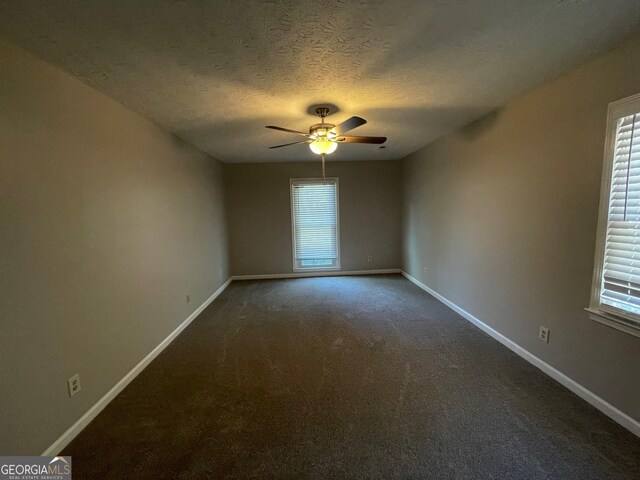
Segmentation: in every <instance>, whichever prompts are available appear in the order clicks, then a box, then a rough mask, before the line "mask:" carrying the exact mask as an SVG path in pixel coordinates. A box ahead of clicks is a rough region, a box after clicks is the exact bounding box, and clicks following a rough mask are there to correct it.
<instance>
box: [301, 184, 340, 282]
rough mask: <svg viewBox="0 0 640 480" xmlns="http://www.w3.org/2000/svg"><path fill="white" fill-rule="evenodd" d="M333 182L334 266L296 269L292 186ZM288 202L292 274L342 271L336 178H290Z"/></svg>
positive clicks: (338, 186)
mask: <svg viewBox="0 0 640 480" xmlns="http://www.w3.org/2000/svg"><path fill="white" fill-rule="evenodd" d="M326 182H333V183H335V185H336V264H335V265H332V266H330V267H318V266H313V267H298V266H297V262H296V229H295V211H294V208H293V186H294V185H297V184H303V183H306V184H316V183H326ZM289 202H290V203H291V254H292V260H293V271H294V272H330V271H338V270H342V267H341V258H340V185H339V180H338V177H327V178H326V179H322V178H290V179H289Z"/></svg>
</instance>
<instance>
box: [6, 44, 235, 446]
mask: <svg viewBox="0 0 640 480" xmlns="http://www.w3.org/2000/svg"><path fill="white" fill-rule="evenodd" d="M0 226H1V227H0V385H2V387H1V388H0V405H1V408H0V454H4V455H6V454H31V455H33V454H40V453H42V452H43V451H44V449H45V448H47V447H49V445H50V444H52V443H53V442H54V441H55V440H56V439H57V438H58V437H59V436H60V435H61V434H62V433H63V432H64V431H65V430H66V429H67V428H68V427H70V426H71V425H72V424H73V423H74V422H75V421H76V420H78V419H79V418H80V416H81V415H82V414H84V413H85V412H86V411H87V410H88V409H89V408H90V407H91V406H92V405H93V404H95V403H96V401H98V399H100V398H101V397H102V396H103V395H104V394H105V393H106V392H107V391H108V390H109V389H110V388H111V387H113V386H114V384H115V383H116V382H118V381H119V380H120V379H122V377H123V376H124V375H125V374H126V373H127V372H128V371H129V370H130V369H131V368H132V367H134V366H135V365H136V364H137V363H138V362H139V361H140V360H141V359H142V358H143V357H144V356H145V355H147V354H148V353H149V352H150V351H151V350H152V349H153V348H155V347H156V346H157V345H158V344H159V343H160V342H161V341H162V340H163V339H164V338H165V337H167V336H168V335H169V333H170V332H172V331H173V330H174V329H175V328H176V327H177V326H178V325H179V324H180V323H181V322H182V321H184V320H185V319H186V318H187V317H188V316H189V314H191V312H193V311H194V310H195V309H196V308H197V307H198V306H199V305H200V304H202V303H203V302H204V301H205V300H206V299H207V298H208V297H209V296H210V295H211V294H212V293H213V292H214V291H215V290H216V289H217V288H218V287H220V285H221V284H222V283H223V282H224V281H225V280H226V279H227V277H228V272H227V264H226V259H227V252H226V232H225V224H224V215H223V198H222V166H221V164H220V163H219V162H217V161H216V160H214V159H212V158H211V157H209V156H207V155H206V154H204V153H202V152H200V151H199V150H196V149H195V148H193V147H191V146H189V145H187V144H186V143H185V142H183V141H181V140H179V139H178V138H176V137H175V136H173V135H170V134H167V133H165V132H164V131H162V130H160V129H159V128H158V127H157V126H155V125H154V124H153V123H151V122H149V121H148V120H145V119H144V118H142V117H141V116H139V115H137V114H135V113H132V112H131V111H129V110H127V109H126V108H124V107H123V106H122V105H120V104H118V103H116V102H115V101H113V100H110V99H109V98H107V97H105V96H104V95H102V94H100V93H98V92H96V91H95V90H93V89H91V88H90V87H88V86H86V85H84V84H83V83H81V82H79V81H78V80H76V79H74V78H72V77H71V76H70V75H68V74H66V73H63V72H61V71H59V70H57V69H55V68H53V67H51V66H49V65H47V64H45V63H44V62H42V61H40V60H38V59H36V58H35V57H33V56H31V55H30V54H27V53H26V52H24V51H23V50H20V49H18V48H17V47H14V46H12V45H11V44H8V43H5V42H4V41H2V40H0ZM187 294H190V295H191V303H190V304H187V303H186V298H185V297H186V295H187ZM76 372H78V373H80V377H81V381H82V391H81V392H80V393H79V394H78V395H76V396H75V397H74V398H69V397H68V395H67V385H66V380H67V378H68V377H70V376H72V375H73V374H74V373H76Z"/></svg>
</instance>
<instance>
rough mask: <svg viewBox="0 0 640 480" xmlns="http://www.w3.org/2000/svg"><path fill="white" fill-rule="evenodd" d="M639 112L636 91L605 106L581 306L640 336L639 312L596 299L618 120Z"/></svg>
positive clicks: (597, 318) (600, 319)
mask: <svg viewBox="0 0 640 480" xmlns="http://www.w3.org/2000/svg"><path fill="white" fill-rule="evenodd" d="M637 113H640V93H639V94H636V95H632V96H630V97H627V98H623V99H622V100H618V101H616V102H612V103H610V104H609V107H608V109H607V127H606V128H607V132H606V140H605V144H604V160H603V162H602V181H601V184H600V207H599V210H598V227H597V228H598V230H597V234H596V252H595V259H594V263H593V265H594V268H593V277H592V280H591V299H590V302H589V307H588V308H585V310H586V311H587V313H588V314H589V318H591V320H594V321H596V322H599V323H602V324H604V325H607V326H609V327H613V328H615V329H617V330H620V331H622V332H625V333H628V334H630V335H633V336H636V337H640V315H634V314H633V313H631V312H626V311H623V310H620V309H617V308H614V307H611V306H609V305H602V304H601V303H600V289H601V284H602V270H603V268H604V250H605V243H606V235H607V224H608V221H609V200H610V195H611V177H612V174H613V161H614V153H615V144H616V134H617V124H618V120H619V119H620V118H622V117H626V116H628V115H633V114H637Z"/></svg>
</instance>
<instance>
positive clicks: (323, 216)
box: [291, 178, 340, 270]
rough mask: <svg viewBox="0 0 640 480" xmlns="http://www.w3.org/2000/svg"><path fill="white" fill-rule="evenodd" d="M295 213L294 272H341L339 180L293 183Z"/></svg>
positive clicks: (293, 212)
mask: <svg viewBox="0 0 640 480" xmlns="http://www.w3.org/2000/svg"><path fill="white" fill-rule="evenodd" d="M291 213H292V224H293V262H294V269H295V270H317V269H337V268H339V267H340V255H339V241H338V231H339V228H338V180H337V179H336V178H327V179H326V180H325V181H323V180H322V179H319V180H316V179H292V180H291Z"/></svg>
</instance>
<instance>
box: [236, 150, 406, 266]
mask: <svg viewBox="0 0 640 480" xmlns="http://www.w3.org/2000/svg"><path fill="white" fill-rule="evenodd" d="M349 147H351V148H358V147H359V146H358V145H345V146H344V147H343V148H349ZM360 147H364V148H367V146H366V145H365V146H360ZM292 148H295V147H292ZM224 168H225V187H226V194H227V197H226V198H227V205H228V209H227V215H228V221H229V253H230V268H231V273H232V275H255V274H266V273H289V272H292V271H293V260H292V253H291V202H290V192H289V179H290V178H308V177H318V176H321V167H320V161H318V162H314V163H308V162H304V163H303V162H300V163H270V164H265V163H254V164H226V165H225V167H224ZM319 174H320V175H319ZM327 176H330V177H338V178H339V179H340V180H339V182H340V186H339V201H340V253H341V255H340V256H341V264H342V265H341V266H342V270H372V269H382V268H400V231H401V228H400V226H401V218H400V217H401V191H400V163H399V162H393V161H387V162H381V161H371V162H340V161H333V162H332V161H330V160H329V161H328V163H327ZM369 255H372V256H373V262H368V261H367V256H369Z"/></svg>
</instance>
